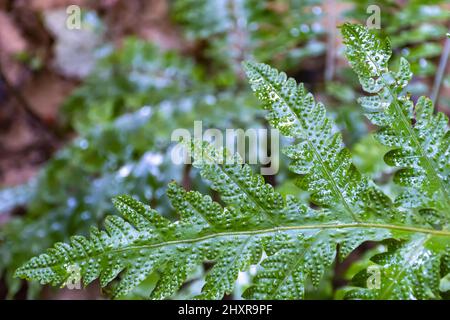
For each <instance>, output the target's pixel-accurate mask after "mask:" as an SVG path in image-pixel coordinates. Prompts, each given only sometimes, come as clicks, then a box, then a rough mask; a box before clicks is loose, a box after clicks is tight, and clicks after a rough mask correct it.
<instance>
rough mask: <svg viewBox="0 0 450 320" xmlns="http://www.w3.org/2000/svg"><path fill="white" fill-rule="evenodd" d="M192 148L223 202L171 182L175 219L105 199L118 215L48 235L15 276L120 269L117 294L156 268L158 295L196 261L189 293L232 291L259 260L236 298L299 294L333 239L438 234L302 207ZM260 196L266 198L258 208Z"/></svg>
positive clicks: (345, 249) (332, 248) (49, 278)
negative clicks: (64, 240)
mask: <svg viewBox="0 0 450 320" xmlns="http://www.w3.org/2000/svg"><path fill="white" fill-rule="evenodd" d="M198 150H200V151H199V152H201V154H203V157H202V158H201V159H200V160H196V161H195V162H194V164H195V165H196V166H197V167H199V168H200V170H201V172H202V174H203V175H204V176H205V177H211V179H212V181H211V182H212V184H211V185H212V187H213V188H214V189H216V190H218V191H220V190H227V192H228V193H227V197H225V198H224V199H226V200H225V201H226V202H227V203H229V204H230V205H229V206H228V207H225V208H223V207H221V206H220V205H219V204H218V203H216V202H214V201H212V200H211V198H210V197H209V196H202V195H201V194H199V193H198V192H194V191H190V192H186V191H184V190H183V189H182V188H181V187H179V186H177V185H176V184H175V183H171V184H170V185H169V190H168V196H169V198H170V199H171V201H172V204H173V206H174V207H175V208H176V209H177V211H178V212H179V213H180V219H179V220H178V221H175V222H171V221H169V220H167V219H165V218H163V217H162V216H160V215H158V214H157V213H156V212H155V211H154V210H152V209H151V208H149V207H148V206H146V205H143V204H141V203H140V202H138V201H136V200H134V199H133V198H130V197H127V196H121V197H117V198H116V199H115V200H114V204H115V206H116V207H117V208H118V210H119V211H120V212H121V213H122V218H121V217H117V216H110V217H108V218H107V219H106V221H105V228H106V231H99V230H97V229H95V228H94V229H93V230H92V231H91V235H90V237H89V239H87V238H84V237H81V236H75V237H73V238H72V239H71V242H70V244H61V243H58V244H56V245H55V247H54V248H52V249H49V250H48V251H47V252H46V253H44V254H42V255H40V256H38V257H35V258H33V259H31V260H30V261H29V262H28V263H27V264H25V265H24V266H22V267H21V268H19V269H18V270H17V272H16V276H19V277H22V278H26V279H34V280H38V281H40V282H41V283H42V284H46V283H51V284H53V285H61V284H65V282H66V281H67V279H68V277H69V276H70V270H69V267H70V266H74V265H75V266H77V267H79V268H80V273H81V275H82V277H83V283H84V285H87V284H89V283H90V282H92V281H93V280H94V279H96V278H99V279H100V284H101V285H102V286H106V285H108V283H109V282H111V281H112V280H113V279H115V278H118V277H120V279H121V280H120V282H119V284H118V285H117V286H116V287H115V288H114V293H113V296H114V297H119V296H122V295H124V294H126V293H127V292H129V291H130V290H131V289H132V288H134V287H135V286H137V285H138V284H139V283H140V282H141V281H143V280H144V279H145V278H146V277H147V276H148V275H150V274H151V273H153V272H156V271H158V270H159V271H161V276H160V280H159V282H158V284H157V286H156V288H155V289H154V291H153V292H152V294H151V296H150V297H151V298H165V297H170V296H172V295H173V294H174V293H175V292H176V291H177V290H178V289H179V287H180V286H181V285H182V284H183V282H184V281H185V280H186V277H187V276H188V275H189V274H190V273H191V272H192V271H193V270H194V269H195V268H196V267H197V266H198V265H199V264H200V263H201V262H203V261H215V264H214V266H213V268H212V269H211V270H210V271H209V273H208V275H207V276H206V278H205V281H206V283H205V285H204V287H203V291H202V294H201V295H200V296H198V297H197V298H202V299H220V298H221V297H223V295H224V294H227V293H230V292H231V291H232V290H233V287H234V283H235V281H236V279H237V276H238V273H239V271H243V270H247V269H248V268H249V266H250V265H256V264H258V263H260V262H261V260H262V262H261V264H260V268H259V270H258V272H257V275H256V279H255V283H254V285H253V286H251V287H250V288H249V289H248V291H247V292H246V293H245V296H246V297H249V298H255V299H269V298H273V299H294V298H302V297H303V294H304V286H305V281H306V279H307V278H311V280H312V282H313V283H314V284H317V283H318V282H319V280H320V278H321V277H322V274H323V272H324V270H325V268H326V267H327V266H330V265H331V264H332V263H333V261H334V260H335V258H336V246H337V245H338V244H339V245H340V247H341V257H345V256H346V255H348V254H349V253H350V252H351V251H353V250H354V249H355V248H356V247H357V246H358V245H359V244H361V243H362V242H364V241H366V240H369V239H370V240H383V239H388V238H395V239H408V237H409V235H410V234H416V233H418V234H425V235H430V234H431V235H433V234H440V233H444V235H446V236H448V234H447V233H445V232H440V231H435V230H431V229H414V228H409V227H402V226H396V225H389V224H377V223H362V222H353V223H342V222H339V221H337V220H336V217H335V216H334V215H333V214H331V213H330V212H328V210H313V209H310V208H308V207H307V206H306V205H304V204H301V203H300V202H299V201H298V200H297V199H295V198H293V197H288V198H286V199H284V198H283V197H281V196H280V195H279V194H278V193H276V192H275V191H273V188H272V187H271V186H269V185H267V184H261V181H262V180H261V179H262V177H260V176H258V175H254V174H253V173H252V172H251V170H250V169H249V167H248V166H246V165H242V164H241V163H240V162H235V163H233V164H218V159H219V158H220V157H221V156H223V153H222V152H220V151H217V150H216V149H214V148H213V147H211V146H209V145H207V144H204V145H203V147H202V148H201V149H198ZM193 154H194V156H195V152H194V153H193ZM205 155H206V156H205ZM211 160H214V161H213V162H211ZM220 181H223V183H219V182H220ZM225 181H226V183H227V184H226V183H225ZM249 181H252V182H253V183H254V184H256V185H258V187H255V188H253V189H252V188H250V187H247V186H246V184H252V183H250V182H249ZM243 190H245V193H244V192H243ZM243 194H244V196H243ZM261 196H265V197H267V198H269V197H272V198H273V199H276V201H267V203H266V204H264V206H262V204H261V201H262V200H261V198H260V197H261ZM241 197H242V198H241ZM274 203H275V204H274ZM268 217H271V219H268ZM263 253H265V255H266V256H267V257H266V258H264V259H263V256H264V255H263Z"/></svg>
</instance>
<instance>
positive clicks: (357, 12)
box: [346, 0, 450, 76]
mask: <svg viewBox="0 0 450 320" xmlns="http://www.w3.org/2000/svg"><path fill="white" fill-rule="evenodd" d="M350 2H352V4H353V7H352V9H350V10H349V11H348V12H347V13H346V16H347V17H351V18H352V19H356V20H358V21H360V22H361V23H364V22H365V21H366V20H367V18H368V17H369V14H368V13H367V8H368V7H369V6H370V5H373V4H375V3H373V1H350ZM444 3H445V1H442V0H434V1H423V0H413V1H408V2H405V3H404V4H402V3H398V2H396V1H390V0H382V1H377V3H376V5H378V6H379V7H380V9H381V27H382V28H381V29H380V30H379V33H380V34H379V35H380V36H382V37H386V36H389V38H390V39H391V44H392V48H393V49H394V50H395V51H396V52H401V53H402V55H404V57H405V58H407V59H408V61H409V62H410V63H411V70H412V71H413V73H414V74H415V75H416V76H430V75H433V74H434V73H435V72H436V68H437V66H436V64H435V61H434V58H435V57H438V56H439V55H440V54H441V52H442V44H441V42H440V40H442V39H443V38H444V37H445V34H446V32H447V31H448V29H446V27H445V25H444V24H442V22H444V21H448V20H449V19H450V12H449V11H448V10H445V9H443V8H442V7H441V5H442V4H444ZM394 59H395V58H394ZM393 64H398V59H395V60H394V63H393Z"/></svg>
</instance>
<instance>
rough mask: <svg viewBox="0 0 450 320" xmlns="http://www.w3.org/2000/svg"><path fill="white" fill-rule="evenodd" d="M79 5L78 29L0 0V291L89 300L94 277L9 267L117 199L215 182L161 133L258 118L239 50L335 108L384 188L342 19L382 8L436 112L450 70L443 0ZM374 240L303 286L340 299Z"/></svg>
mask: <svg viewBox="0 0 450 320" xmlns="http://www.w3.org/2000/svg"><path fill="white" fill-rule="evenodd" d="M75 2H76V3H77V4H79V5H80V7H81V8H82V29H81V30H68V29H67V28H66V27H65V21H66V19H67V13H66V7H67V6H68V5H69V3H67V1H63V0H55V1H31V2H29V3H28V4H27V2H26V1H0V75H1V78H0V109H1V110H0V128H1V131H0V153H1V157H0V187H1V189H0V278H1V280H0V298H11V299H12V298H18V299H23V298H67V297H71V298H73V297H75V298H98V297H100V296H101V295H100V292H99V289H98V288H97V287H95V286H93V289H91V292H89V291H83V293H82V294H81V295H80V293H74V292H67V291H64V290H59V291H51V289H49V288H42V287H41V286H40V285H39V284H37V283H31V284H26V283H24V282H22V281H20V280H17V279H14V278H12V274H13V272H14V270H15V269H16V268H17V267H18V266H19V265H20V264H22V263H23V262H24V261H25V260H27V259H28V258H30V257H31V256H33V255H36V254H38V253H40V252H42V251H43V250H44V249H45V248H47V247H49V246H50V245H51V244H53V243H54V242H57V241H65V240H67V239H68V238H69V237H70V236H71V235H73V234H86V233H87V232H88V230H89V227H90V226H91V225H98V226H101V221H102V218H103V217H104V216H105V215H106V214H114V213H115V212H114V209H113V208H112V205H111V202H110V199H111V198H112V197H113V196H115V195H118V194H123V193H126V194H132V195H134V196H136V197H137V198H139V199H141V200H142V201H145V202H147V203H149V204H151V205H152V206H153V207H155V208H157V209H158V210H159V211H160V212H163V213H165V214H167V215H168V216H169V217H170V218H174V219H175V218H176V214H175V213H174V212H173V209H172V208H170V206H169V205H168V202H167V200H166V198H165V195H164V193H165V187H166V185H167V183H168V182H169V181H171V180H177V181H179V182H180V183H181V184H182V185H183V186H184V187H185V188H187V189H196V190H199V191H202V192H205V193H211V191H210V190H209V189H208V186H207V185H206V183H205V182H203V181H201V180H200V179H199V177H198V173H197V172H196V171H195V170H193V169H192V170H191V167H190V166H189V165H186V166H181V165H175V164H173V163H172V162H171V161H170V152H171V150H172V147H173V145H172V144H171V141H170V138H171V133H172V132H173V130H175V129H177V128H186V129H189V130H193V125H194V121H196V120H201V121H203V129H204V130H206V129H207V128H218V129H221V130H225V129H226V128H242V129H244V130H245V129H248V128H267V127H268V125H267V123H266V122H265V120H264V118H263V111H262V110H261V108H260V104H259V102H258V101H257V100H256V99H255V98H254V97H253V94H252V93H251V92H250V90H249V86H248V85H247V82H246V79H245V78H244V75H243V71H242V68H241V62H242V61H243V60H246V59H254V60H257V61H260V62H266V63H269V64H271V65H273V66H275V67H277V68H278V69H281V70H285V71H286V72H287V73H288V75H289V76H292V77H294V78H295V79H296V80H297V81H299V82H304V83H305V85H306V86H307V87H308V89H309V90H311V91H312V92H313V93H314V94H315V95H316V96H317V97H318V99H319V100H321V101H323V102H324V103H325V104H326V105H327V106H328V107H330V108H329V110H331V112H332V116H333V117H334V118H335V119H336V121H337V125H338V126H339V129H341V130H343V132H344V138H345V142H346V143H347V145H348V146H349V147H350V148H351V149H352V151H353V158H354V162H355V165H356V166H357V167H358V168H359V169H360V170H361V171H362V172H363V173H365V174H367V175H370V176H372V177H373V179H375V180H376V181H377V182H378V183H380V185H382V186H383V188H385V190H386V191H387V192H388V193H391V194H395V193H396V192H397V190H395V187H393V185H392V184H391V176H392V172H390V169H388V167H387V166H386V165H385V164H384V162H383V159H382V156H381V155H382V154H383V153H384V151H383V148H384V147H383V146H381V145H379V144H378V143H377V142H376V141H375V140H374V139H373V137H372V135H371V134H370V132H372V131H373V128H372V127H370V126H369V125H368V123H367V122H366V121H365V119H364V118H363V116H362V115H361V112H360V110H359V108H358V105H357V103H356V98H357V97H358V96H359V95H360V92H359V90H358V89H357V88H358V87H359V85H358V82H357V79H356V77H355V76H354V74H353V73H352V72H351V71H350V70H349V68H348V66H347V65H346V63H345V61H344V59H343V57H342V45H341V42H340V39H339V38H338V36H337V35H338V32H337V31H336V27H337V26H338V25H339V24H341V23H342V22H343V21H349V20H351V21H359V22H361V23H365V22H366V20H367V19H368V18H369V16H370V14H371V13H368V12H367V8H368V7H369V5H373V4H376V5H378V6H379V8H380V10H381V12H380V14H381V28H382V29H381V30H379V32H380V33H381V34H382V35H384V36H389V37H390V38H391V42H392V46H393V48H394V50H395V52H396V54H402V55H404V56H406V57H407V58H408V60H409V61H410V62H412V68H413V71H414V73H415V77H414V80H413V81H412V82H411V85H410V88H408V90H409V91H410V92H411V94H412V95H413V97H417V96H418V95H421V94H427V95H430V94H431V93H432V92H433V93H434V99H435V100H436V101H437V106H438V109H439V110H441V111H444V112H447V113H449V111H450V110H449V96H450V95H449V88H450V76H449V75H448V73H444V77H443V78H442V79H438V77H437V76H436V75H437V74H439V72H440V71H445V64H446V61H447V59H448V51H449V50H450V44H448V40H447V43H446V42H445V41H446V40H445V33H446V32H448V29H449V24H450V9H449V5H448V4H445V1H438V0H434V1H388V0H386V1H345V2H337V1H319V0H311V1H309V0H306V1H305V0H242V1H226V0H211V1H201V0H172V1H165V0H158V1H140V0H133V1H125V0H123V1H122V0H103V1H81V0H80V1H75ZM70 4H72V2H71V3H70ZM2 29H3V30H5V31H4V32H1V30H2ZM446 47H449V48H446ZM394 63H395V62H394ZM442 65H443V66H442ZM442 69H444V70H442ZM436 88H437V89H436ZM436 90H437V91H436ZM282 143H283V141H282ZM287 165H288V162H287V161H286V159H285V158H281V159H280V172H279V173H278V175H277V176H266V177H265V178H266V180H267V182H268V183H271V184H273V185H274V186H275V187H276V188H277V189H278V190H279V191H280V192H281V193H283V194H294V195H298V197H304V193H303V192H302V191H300V190H299V189H298V188H297V187H295V186H294V184H293V178H294V177H293V176H292V175H291V174H290V173H288V171H287V170H286V168H287ZM211 195H212V197H214V198H215V199H216V200H218V201H220V199H218V197H217V195H215V194H213V193H211ZM377 250H378V251H379V250H382V248H380V247H377V246H375V245H374V244H372V243H366V244H363V246H362V247H361V248H360V251H359V252H356V253H355V255H352V256H351V257H349V259H348V261H343V262H339V263H336V265H335V266H333V268H330V270H328V272H327V277H325V278H324V280H323V281H322V284H321V285H320V286H319V287H318V288H313V287H312V286H311V287H310V289H309V290H308V293H307V297H308V298H315V299H327V298H332V297H338V298H339V297H340V296H341V295H342V291H341V288H342V286H343V285H345V283H346V281H347V280H348V279H349V278H350V275H351V274H353V273H356V272H357V271H358V270H360V269H361V268H362V267H363V266H364V265H367V263H369V262H368V257H369V256H370V254H371V252H375V251H377ZM355 261H356V262H355ZM207 269H208V266H207V265H204V266H203V267H202V268H200V269H199V270H198V271H197V272H196V273H195V274H193V275H191V278H190V280H189V282H188V283H187V284H186V286H185V287H183V290H182V291H181V292H180V293H179V294H178V296H176V297H175V298H183V296H186V295H187V293H189V292H195V291H199V290H200V288H201V285H202V283H201V280H199V279H200V276H201V275H202V274H203V273H204V272H205V271H206V270H207ZM157 278H158V275H157V274H154V275H151V276H150V277H149V278H148V279H147V280H146V281H145V282H144V283H143V284H142V285H141V286H140V287H138V288H137V289H136V290H134V292H133V293H131V294H130V295H129V296H128V298H134V299H142V298H146V294H145V293H146V292H147V291H148V290H146V289H148V288H151V287H152V286H153V285H154V284H155V281H156V280H157ZM251 278H252V271H250V272H248V273H243V274H242V275H241V276H240V278H239V285H238V286H237V287H236V293H235V295H233V296H231V297H230V298H236V297H238V296H239V293H240V292H242V290H243V289H244V288H245V286H246V285H248V284H249V283H250V281H251ZM77 294H79V295H78V296H77Z"/></svg>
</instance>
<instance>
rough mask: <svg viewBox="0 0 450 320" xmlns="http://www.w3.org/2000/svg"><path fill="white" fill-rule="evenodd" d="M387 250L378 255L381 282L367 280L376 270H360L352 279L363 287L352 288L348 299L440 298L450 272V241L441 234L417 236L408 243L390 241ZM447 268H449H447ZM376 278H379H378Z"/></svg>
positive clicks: (377, 267)
mask: <svg viewBox="0 0 450 320" xmlns="http://www.w3.org/2000/svg"><path fill="white" fill-rule="evenodd" d="M386 244H387V246H388V251H387V252H385V253H382V254H378V255H376V256H375V257H374V258H372V260H373V261H374V262H375V264H376V265H375V266H376V269H372V270H377V272H379V273H378V276H379V279H378V281H379V283H376V282H373V283H372V285H373V286H372V287H371V288H368V287H367V284H368V282H371V281H372V280H375V279H374V278H373V279H370V277H373V276H375V274H374V273H372V274H371V273H370V272H367V270H363V271H361V272H360V273H359V274H357V275H356V276H355V278H354V279H353V282H354V284H358V285H359V286H360V288H357V289H353V290H350V291H349V292H348V293H347V294H346V298H348V299H353V298H362V299H399V300H410V299H439V298H441V294H440V292H439V287H440V281H441V278H443V277H444V276H445V275H446V274H447V273H448V268H449V263H448V260H446V252H450V251H449V250H450V246H449V242H448V240H447V241H442V239H440V238H439V237H433V236H429V235H415V236H413V237H411V239H409V240H408V241H407V242H404V243H398V242H393V241H387V243H386ZM445 270H447V271H445ZM375 281H377V280H375Z"/></svg>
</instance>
